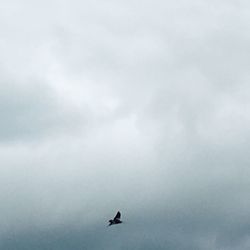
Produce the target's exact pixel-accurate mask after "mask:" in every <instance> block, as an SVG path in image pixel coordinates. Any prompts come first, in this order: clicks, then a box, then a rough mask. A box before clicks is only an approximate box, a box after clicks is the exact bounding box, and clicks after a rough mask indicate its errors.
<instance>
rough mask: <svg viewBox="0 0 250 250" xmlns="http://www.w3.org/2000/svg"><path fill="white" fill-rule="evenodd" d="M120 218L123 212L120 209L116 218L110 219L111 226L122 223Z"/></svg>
mask: <svg viewBox="0 0 250 250" xmlns="http://www.w3.org/2000/svg"><path fill="white" fill-rule="evenodd" d="M120 218H121V213H120V212H119V211H118V212H117V214H116V216H115V217H114V219H113V220H109V226H111V225H115V224H120V223H122V221H121V220H120Z"/></svg>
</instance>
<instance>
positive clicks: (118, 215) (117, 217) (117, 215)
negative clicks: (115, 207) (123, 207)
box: [114, 211, 121, 220]
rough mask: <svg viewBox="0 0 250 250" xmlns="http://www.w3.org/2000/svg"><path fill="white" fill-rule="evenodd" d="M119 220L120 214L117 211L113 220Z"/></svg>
mask: <svg viewBox="0 0 250 250" xmlns="http://www.w3.org/2000/svg"><path fill="white" fill-rule="evenodd" d="M120 218H121V213H120V212H119V211H118V212H117V214H116V216H115V218H114V220H115V219H120Z"/></svg>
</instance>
